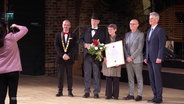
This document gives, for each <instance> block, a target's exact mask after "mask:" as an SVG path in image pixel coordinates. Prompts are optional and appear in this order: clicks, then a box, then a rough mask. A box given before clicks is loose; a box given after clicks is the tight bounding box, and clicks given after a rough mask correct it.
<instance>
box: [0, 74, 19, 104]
mask: <svg viewBox="0 0 184 104" xmlns="http://www.w3.org/2000/svg"><path fill="white" fill-rule="evenodd" d="M18 80H19V71H16V72H10V73H5V74H0V104H5V98H6V94H7V91H8V95H9V99H10V103H9V104H17V98H16V97H17V88H18Z"/></svg>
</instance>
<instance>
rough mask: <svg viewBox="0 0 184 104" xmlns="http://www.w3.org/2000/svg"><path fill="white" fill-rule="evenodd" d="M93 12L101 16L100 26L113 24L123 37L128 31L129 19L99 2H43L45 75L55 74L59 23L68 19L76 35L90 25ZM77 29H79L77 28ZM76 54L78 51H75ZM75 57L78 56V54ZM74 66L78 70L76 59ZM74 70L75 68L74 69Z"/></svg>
mask: <svg viewBox="0 0 184 104" xmlns="http://www.w3.org/2000/svg"><path fill="white" fill-rule="evenodd" d="M93 11H95V12H98V13H100V14H101V15H102V17H103V18H102V19H101V23H100V25H105V26H106V25H108V24H110V23H115V24H117V25H118V33H119V34H121V35H122V36H124V33H125V32H126V31H127V30H128V25H127V24H128V22H129V21H127V20H128V19H129V18H128V17H127V16H125V15H123V13H122V14H121V13H117V12H113V11H111V10H110V9H109V8H108V7H104V5H102V4H101V3H100V2H99V0H45V73H46V74H52V73H55V66H56V64H55V57H56V52H55V48H54V38H55V33H56V32H59V31H61V29H62V28H61V22H62V21H63V20H64V19H69V20H70V21H71V23H72V28H71V30H72V31H74V30H76V31H75V33H76V35H78V36H79V34H80V33H81V32H82V31H83V28H84V27H85V26H86V25H90V17H91V13H92V12H93ZM78 27H79V28H78ZM76 52H78V51H76ZM76 55H79V54H78V53H77V54H76ZM77 61H78V62H76V64H79V65H76V66H78V68H80V63H81V61H80V58H78V59H77ZM75 68H76V67H75Z"/></svg>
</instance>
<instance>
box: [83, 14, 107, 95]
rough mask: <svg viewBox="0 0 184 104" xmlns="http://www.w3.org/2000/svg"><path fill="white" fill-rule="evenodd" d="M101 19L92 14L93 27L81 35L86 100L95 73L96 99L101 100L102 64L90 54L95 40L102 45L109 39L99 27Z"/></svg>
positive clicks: (89, 27)
mask: <svg viewBox="0 0 184 104" xmlns="http://www.w3.org/2000/svg"><path fill="white" fill-rule="evenodd" d="M99 23H100V18H99V15H98V14H96V13H93V14H92V17H91V26H88V27H87V28H85V30H84V32H83V33H82V34H81V35H80V44H81V45H82V46H83V47H84V60H83V62H84V63H83V69H84V85H85V89H84V91H85V94H84V96H83V97H84V98H88V97H89V96H90V86H91V79H92V78H91V75H92V72H93V79H94V80H93V84H94V91H93V93H94V98H99V92H100V64H101V62H99V61H98V60H95V56H92V55H90V54H89V53H88V48H89V46H90V45H91V44H92V42H93V39H99V41H100V43H105V39H106V38H107V34H106V31H105V30H104V29H103V28H101V27H99V26H98V25H99Z"/></svg>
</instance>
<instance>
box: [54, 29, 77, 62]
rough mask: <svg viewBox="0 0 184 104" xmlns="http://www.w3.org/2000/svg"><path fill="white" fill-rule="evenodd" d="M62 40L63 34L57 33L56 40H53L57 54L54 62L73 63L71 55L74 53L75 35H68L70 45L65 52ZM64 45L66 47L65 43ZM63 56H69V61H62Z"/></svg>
mask: <svg viewBox="0 0 184 104" xmlns="http://www.w3.org/2000/svg"><path fill="white" fill-rule="evenodd" d="M62 39H64V35H63V32H60V33H57V34H56V38H55V48H56V52H57V57H56V59H57V60H56V61H57V63H60V64H61V63H63V62H66V63H74V54H73V53H74V51H75V47H76V44H77V42H76V41H77V40H76V39H77V38H76V35H75V34H69V35H68V39H69V40H70V43H69V46H68V49H67V52H64V48H63V46H62V41H61V40H62ZM64 45H65V47H66V43H65V44H64ZM64 54H67V55H69V57H70V59H69V60H67V61H65V60H63V55H64Z"/></svg>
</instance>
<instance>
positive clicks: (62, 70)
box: [58, 63, 73, 92]
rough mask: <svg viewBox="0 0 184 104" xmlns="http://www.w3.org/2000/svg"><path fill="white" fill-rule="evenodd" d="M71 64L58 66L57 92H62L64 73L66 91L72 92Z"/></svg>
mask: <svg viewBox="0 0 184 104" xmlns="http://www.w3.org/2000/svg"><path fill="white" fill-rule="evenodd" d="M72 68H73V64H70V63H62V64H58V88H59V92H62V91H63V86H64V73H65V72H66V77H67V85H68V91H69V92H71V91H72V86H73V75H72Z"/></svg>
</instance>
